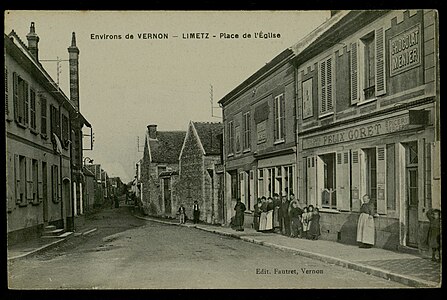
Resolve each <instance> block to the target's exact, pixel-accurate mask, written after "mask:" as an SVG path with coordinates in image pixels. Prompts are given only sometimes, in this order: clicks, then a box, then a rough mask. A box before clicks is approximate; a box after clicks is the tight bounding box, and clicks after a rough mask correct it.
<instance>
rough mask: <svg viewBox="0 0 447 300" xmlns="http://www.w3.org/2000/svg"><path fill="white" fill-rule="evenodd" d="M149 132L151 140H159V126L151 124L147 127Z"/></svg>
mask: <svg viewBox="0 0 447 300" xmlns="http://www.w3.org/2000/svg"><path fill="white" fill-rule="evenodd" d="M147 130H148V131H149V138H150V139H154V140H155V139H157V125H156V124H151V125H147Z"/></svg>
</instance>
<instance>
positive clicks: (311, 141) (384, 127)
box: [303, 114, 410, 149]
mask: <svg viewBox="0 0 447 300" xmlns="http://www.w3.org/2000/svg"><path fill="white" fill-rule="evenodd" d="M409 125H410V118H409V114H405V115H401V116H398V117H393V118H389V119H385V120H380V121H377V122H371V123H367V124H365V125H359V126H354V127H351V128H346V129H342V130H337V131H334V132H331V133H327V134H322V135H318V136H314V137H310V138H305V139H303V149H309V148H314V147H321V146H328V145H334V144H338V143H343V142H351V141H355V140H360V139H365V138H369V137H374V136H379V135H383V134H389V133H393V132H398V131H403V130H406V129H409V128H410V127H409Z"/></svg>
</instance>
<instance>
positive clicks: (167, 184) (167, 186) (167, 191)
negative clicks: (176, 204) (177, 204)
mask: <svg viewBox="0 0 447 300" xmlns="http://www.w3.org/2000/svg"><path fill="white" fill-rule="evenodd" d="M163 195H164V203H165V214H167V215H170V214H171V180H170V179H169V178H165V179H163Z"/></svg>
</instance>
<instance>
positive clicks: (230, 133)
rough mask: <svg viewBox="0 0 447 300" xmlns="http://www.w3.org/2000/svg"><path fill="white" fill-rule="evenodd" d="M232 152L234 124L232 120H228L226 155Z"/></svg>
mask: <svg viewBox="0 0 447 300" xmlns="http://www.w3.org/2000/svg"><path fill="white" fill-rule="evenodd" d="M233 153H234V124H233V121H230V122H228V155H232V154H233Z"/></svg>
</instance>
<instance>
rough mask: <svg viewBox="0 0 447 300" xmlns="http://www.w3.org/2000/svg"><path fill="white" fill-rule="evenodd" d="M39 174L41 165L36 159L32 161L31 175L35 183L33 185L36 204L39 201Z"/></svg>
mask: <svg viewBox="0 0 447 300" xmlns="http://www.w3.org/2000/svg"><path fill="white" fill-rule="evenodd" d="M38 172H39V165H38V162H37V160H36V159H33V160H32V172H31V173H32V174H31V178H32V181H33V184H32V200H33V202H34V203H38V201H39V199H38V198H37V197H38V195H37V187H38V177H37V174H38Z"/></svg>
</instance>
